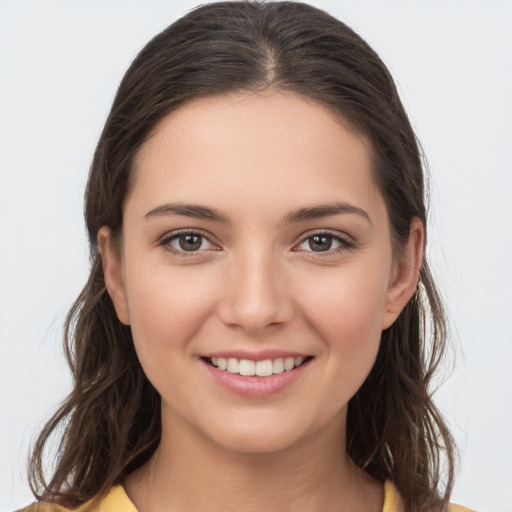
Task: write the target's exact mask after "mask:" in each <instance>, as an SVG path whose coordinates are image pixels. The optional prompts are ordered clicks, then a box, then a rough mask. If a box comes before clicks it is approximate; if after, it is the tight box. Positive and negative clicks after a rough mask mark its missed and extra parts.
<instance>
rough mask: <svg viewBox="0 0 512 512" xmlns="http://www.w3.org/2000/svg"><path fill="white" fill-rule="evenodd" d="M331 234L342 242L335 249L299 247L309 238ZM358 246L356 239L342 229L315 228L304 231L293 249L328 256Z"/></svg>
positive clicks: (318, 255) (316, 255) (330, 235)
mask: <svg viewBox="0 0 512 512" xmlns="http://www.w3.org/2000/svg"><path fill="white" fill-rule="evenodd" d="M318 235H320V236H322V235H323V236H329V237H331V238H333V239H334V240H336V241H338V242H340V244H341V245H340V247H336V248H334V249H328V250H327V251H313V250H311V251H306V250H303V249H299V247H300V245H302V244H303V243H304V242H306V241H307V240H308V239H309V238H312V237H314V236H318ZM355 247H356V242H355V240H354V239H353V238H352V237H351V236H349V235H347V234H346V233H343V232H341V231H335V230H330V229H315V230H311V231H309V232H306V233H303V234H302V235H301V236H300V240H299V241H298V242H297V243H296V244H295V245H294V247H293V249H292V250H293V251H295V252H299V251H303V252H305V253H308V254H310V255H313V256H315V257H326V256H332V255H333V254H337V253H339V252H343V251H347V250H351V249H354V248H355Z"/></svg>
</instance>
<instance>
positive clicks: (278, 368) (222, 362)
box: [207, 357, 309, 377]
mask: <svg viewBox="0 0 512 512" xmlns="http://www.w3.org/2000/svg"><path fill="white" fill-rule="evenodd" d="M307 359H309V358H304V357H277V358H275V359H264V360H262V361H252V360H250V359H237V358H236V357H229V358H225V357H211V358H207V361H208V362H209V363H210V364H211V365H212V366H214V367H215V368H218V369H219V370H221V371H224V372H229V373H233V374H238V375H243V376H257V377H270V376H272V375H277V374H280V373H284V372H288V371H290V370H293V369H295V368H297V367H299V366H301V365H302V364H303V363H304V362H305V361H306V360H307Z"/></svg>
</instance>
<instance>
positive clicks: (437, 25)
mask: <svg viewBox="0 0 512 512" xmlns="http://www.w3.org/2000/svg"><path fill="white" fill-rule="evenodd" d="M196 3H197V2H191V1H185V0H167V1H163V0H152V1H143V0H137V1H135V0H123V1H121V0H117V1H116V0H106V1H105V0H104V1H99V0H89V1H87V2H84V1H79V0H60V1H56V0H45V1H41V0H39V1H29V0H3V1H2V0H0V241H1V242H0V243H1V253H0V254H1V262H2V264H1V265H0V301H1V302H0V306H1V310H0V311H1V318H0V322H1V323H0V343H1V345H0V390H1V391H0V393H1V394H0V400H1V409H0V410H1V413H0V414H1V416H0V418H1V421H0V510H2V511H8V510H13V509H15V508H17V507H20V506H22V505H25V504H27V503H28V502H30V501H31V499H32V498H31V495H30V493H29V492H28V487H27V484H26V482H25V479H24V478H25V477H24V473H25V460H26V453H27V450H28V446H29V444H30V442H31V441H33V439H34V436H35V434H36V432H37V431H38V429H40V427H41V425H42V423H43V421H44V420H45V419H46V418H47V417H48V416H49V414H50V413H51V412H52V411H53V410H54V408H55V406H56V404H57V403H58V402H59V400H60V399H61V398H63V396H64V395H65V393H66V391H67V390H68V386H69V377H68V373H67V368H66V365H65V362H64V358H63V355H62V350H61V329H62V324H63V321H64V316H65V313H66V311H67V309H68V307H69V305H70V304H71V302H72V301H73V300H74V298H75V296H76V295H77V293H78V292H79V290H80V288H81V286H82V284H83V282H84V280H85V277H86V274H87V271H88V260H87V249H86V240H85V231H84V227H83V221H82V192H83V187H84V184H85V181H86V174H87V170H88V166H89V163H90V160H91V157H92V153H93V150H94V147H95V144H96V141H97V139H98V136H99V134H100V130H101V128H102V125H103V122H104V120H105V117H106V115H107V112H108V110H109V107H110V104H111V101H112V99H113V95H114V92H115V89H116V87H117V84H118V83H119V80H120V79H121V76H122V74H123V72H124V70H125V69H126V68H127V66H128V65H129V63H130V62H131V60H132V59H133V57H134V56H135V54H136V53H137V52H138V51H139V50H140V49H141V47H142V46H143V45H144V43H145V42H147V40H148V39H149V38H150V37H152V36H153V35H154V34H156V33H157V32H158V31H160V30H161V29H163V28H164V27H165V26H167V25H168V24H169V23H170V22H171V21H172V20H174V19H175V18H176V17H178V16H180V15H182V14H183V13H184V12H185V11H186V10H188V9H189V8H191V7H193V6H194V5H195V4H196ZM312 3H313V4H314V5H317V6H319V7H322V8H325V9H326V10H328V11H329V12H331V13H332V14H334V15H335V16H337V17H339V18H340V19H342V20H344V21H346V22H347V23H348V24H349V25H350V26H352V27H353V28H355V29H356V30H357V31H358V32H359V33H360V34H361V35H362V36H363V37H364V38H366V39H367V41H368V42H369V43H370V44H371V45H372V46H374V48H375V49H376V50H377V51H378V53H379V54H380V55H381V57H382V58H383V60H384V61H385V62H386V64H387V65H388V66H389V68H390V70H391V72H392V74H393V76H394V77H395V80H396V82H397V84H398V87H399V90H400V91H401V94H402V98H403V101H404V103H405V105H406V108H407V109H408V112H409V114H410V117H411V119H412V122H413V124H414V126H415V127H416V129H417V133H418V135H419V137H420V140H421V141H422V143H423V146H424V148H425V151H426V153H427V156H428V158H429V162H430V167H431V172H432V210H433V211H432V221H433V222H432V225H431V230H430V237H429V254H430V257H431V259H432V261H433V264H434V270H435V274H436V275H437V277H438V278H439V283H440V285H441V289H442V291H443V293H444V295H445V298H446V301H447V303H448V306H449V311H450V314H451V320H452V326H453V338H454V343H455V347H456V348H455V352H456V355H455V361H456V363H455V370H454V372H453V373H452V375H451V377H449V379H448V380H447V382H446V383H445V384H444V386H443V387H442V388H441V389H440V390H439V391H438V393H437V395H436V396H437V397H438V399H439V404H440V406H441V407H442V410H443V411H444V413H445V415H446V416H447V418H448V421H449V423H450V425H451V427H452V428H453V431H454V434H455V436H456V438H457V440H458V442H459V445H460V448H461V451H462V464H461V470H460V476H459V479H458V483H457V486H456V488H455V492H454V495H453V499H454V501H457V502H460V503H464V504H466V505H468V506H472V507H474V508H476V509H478V510H480V511H496V512H498V511H499V512H504V511H512V471H511V469H510V468H511V459H512V440H511V435H512V407H511V405H512V400H511V398H510V392H511V391H512V379H511V373H512V371H511V364H512V320H511V318H512V271H511V265H510V262H511V261H512V229H511V221H512V199H511V196H512V178H511V175H512V166H511V164H512V157H511V152H512V149H511V147H512V121H511V120H512V99H511V98H512V36H511V30H512V2H511V1H507V0H501V1H498V0H495V1H479V2H471V1H444V2H441V1H430V2H427V1H409V2H405V1H402V2H399V1H394V0H387V1H381V2H377V1H374V2H371V1H366V0H365V1H362V0H361V1H343V0H341V1H340V0H338V1H336V0H319V1H314V2H312Z"/></svg>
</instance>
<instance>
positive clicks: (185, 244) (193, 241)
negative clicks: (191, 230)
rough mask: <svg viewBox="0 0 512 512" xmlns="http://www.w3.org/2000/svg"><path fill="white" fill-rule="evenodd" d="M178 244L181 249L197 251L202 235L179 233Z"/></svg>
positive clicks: (201, 241) (201, 242)
mask: <svg viewBox="0 0 512 512" xmlns="http://www.w3.org/2000/svg"><path fill="white" fill-rule="evenodd" d="M178 244H179V246H180V249H181V250H183V251H197V250H198V249H200V248H201V245H202V244H203V237H202V236H201V235H194V234H185V235H180V236H179V238H178Z"/></svg>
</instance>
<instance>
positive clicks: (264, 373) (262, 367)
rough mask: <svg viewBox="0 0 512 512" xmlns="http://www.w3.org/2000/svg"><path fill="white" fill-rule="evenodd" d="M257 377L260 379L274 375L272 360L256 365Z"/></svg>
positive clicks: (259, 362)
mask: <svg viewBox="0 0 512 512" xmlns="http://www.w3.org/2000/svg"><path fill="white" fill-rule="evenodd" d="M256 375H258V376H259V377H268V376H269V375H272V360H271V359H265V360H264V361H258V362H257V363H256Z"/></svg>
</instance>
